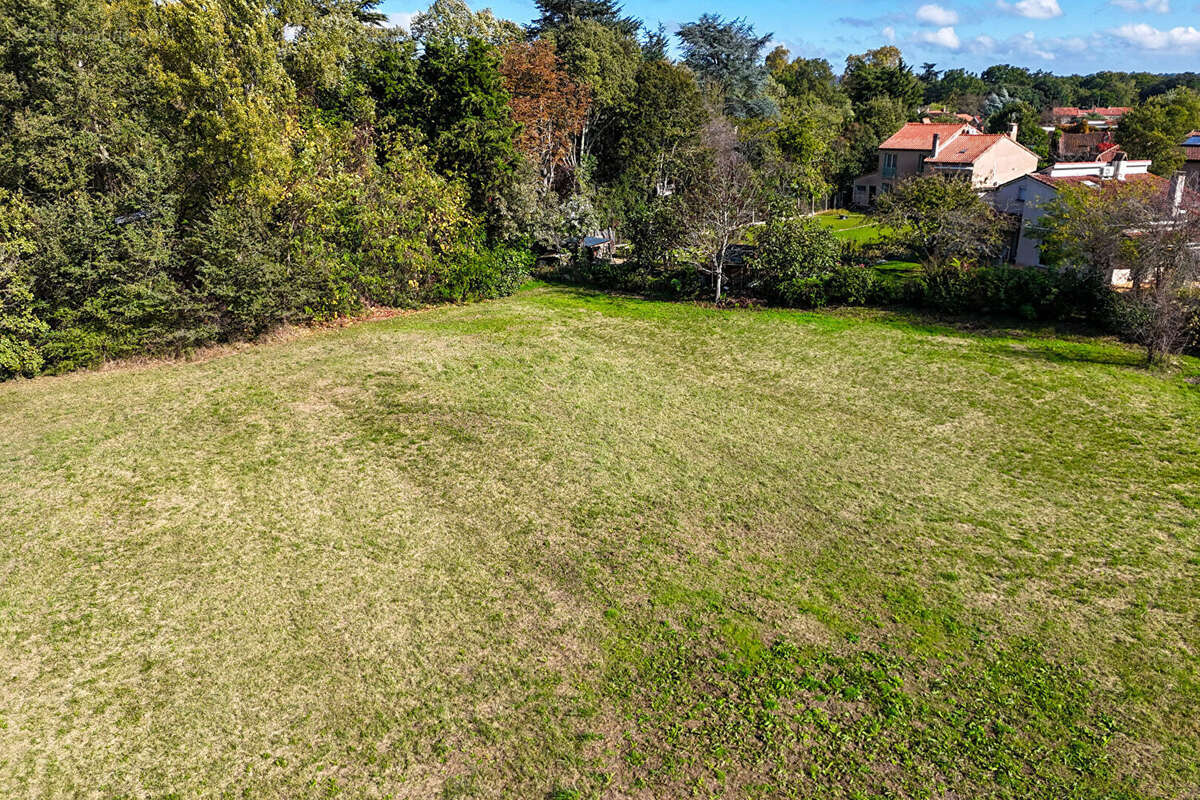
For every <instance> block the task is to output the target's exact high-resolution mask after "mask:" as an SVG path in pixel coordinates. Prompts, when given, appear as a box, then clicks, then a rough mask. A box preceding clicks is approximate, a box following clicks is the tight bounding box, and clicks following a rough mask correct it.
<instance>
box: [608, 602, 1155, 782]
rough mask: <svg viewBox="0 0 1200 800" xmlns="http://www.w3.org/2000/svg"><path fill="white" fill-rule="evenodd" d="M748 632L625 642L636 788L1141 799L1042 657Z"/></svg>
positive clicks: (1078, 678)
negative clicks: (802, 640) (756, 638)
mask: <svg viewBox="0 0 1200 800" xmlns="http://www.w3.org/2000/svg"><path fill="white" fill-rule="evenodd" d="M751 635H752V633H751V632H750V631H749V629H747V628H741V627H737V626H732V627H731V626H729V625H725V626H721V627H716V628H714V627H712V626H706V625H693V624H688V625H685V626H683V627H682V628H680V627H677V626H675V625H671V624H667V623H658V624H653V625H649V626H648V627H646V628H644V629H642V630H641V631H640V632H638V634H637V635H634V636H627V637H625V638H622V639H620V640H617V641H616V642H615V643H614V644H613V646H612V647H613V650H612V655H613V659H612V663H613V664H614V665H615V666H614V667H613V668H612V672H611V673H610V676H609V684H608V685H609V689H610V691H611V692H612V694H613V696H614V698H615V699H616V701H617V702H618V705H619V707H620V708H621V709H622V710H623V711H624V713H625V716H626V719H627V721H628V725H629V731H628V733H627V735H626V736H625V743H624V752H623V761H624V763H625V765H626V767H627V768H628V782H629V784H630V785H632V786H634V787H640V786H649V787H657V788H658V789H659V790H660V791H661V792H662V793H664V794H670V793H672V791H679V790H681V789H682V787H684V786H699V785H703V786H706V787H710V788H711V787H715V786H727V787H728V788H729V790H730V791H731V792H734V793H735V794H736V795H739V796H749V797H755V796H764V797H765V796H787V797H791V796H814V797H847V798H852V797H929V796H948V795H955V794H957V795H958V796H964V797H976V798H978V797H998V798H999V797H1033V796H1039V797H1056V798H1079V799H1080V800H1082V798H1100V797H1105V798H1134V797H1137V796H1138V795H1137V794H1136V793H1135V792H1134V791H1133V790H1131V789H1130V788H1129V787H1128V786H1127V785H1125V784H1124V783H1123V782H1122V780H1121V779H1119V778H1118V777H1117V776H1116V775H1115V773H1114V770H1113V768H1112V764H1111V763H1110V758H1109V752H1108V743H1109V741H1110V739H1111V737H1112V736H1113V735H1114V733H1116V732H1117V725H1116V723H1115V721H1114V720H1113V718H1112V717H1111V716H1109V715H1108V714H1107V713H1106V712H1105V711H1104V710H1103V708H1102V707H1101V703H1100V701H1099V698H1098V693H1097V690H1096V689H1095V688H1094V687H1093V686H1092V685H1091V684H1090V683H1089V682H1088V681H1087V680H1086V679H1085V678H1084V677H1083V676H1082V675H1081V674H1080V673H1079V672H1078V670H1076V669H1075V668H1073V667H1070V666H1064V665H1060V664H1055V663H1053V662H1051V661H1049V660H1047V658H1046V657H1045V656H1044V655H1043V653H1042V652H1041V650H1040V649H1039V647H1038V646H1037V645H1036V644H1033V643H1032V642H1028V641H1020V642H1016V643H1012V644H1007V645H1005V644H999V643H992V642H986V641H981V642H978V643H976V644H974V645H971V646H970V647H969V648H968V650H967V651H966V652H963V653H962V654H961V655H956V656H941V657H933V656H922V655H916V654H914V653H912V652H910V651H908V650H907V649H906V648H904V647H901V646H900V645H899V644H897V643H894V642H893V643H889V642H884V643H881V644H877V645H875V646H873V647H865V646H857V645H851V646H850V648H851V649H848V650H846V651H835V650H833V649H832V648H825V647H798V646H796V645H794V644H792V643H790V642H788V641H785V640H776V641H774V642H773V643H772V644H771V645H770V646H764V645H762V644H761V643H756V644H754V645H752V644H751V643H750V642H749V641H748V638H749V637H750V636H751Z"/></svg>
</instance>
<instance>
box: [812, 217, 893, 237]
mask: <svg viewBox="0 0 1200 800" xmlns="http://www.w3.org/2000/svg"><path fill="white" fill-rule="evenodd" d="M841 217H845V219H841ZM816 218H817V221H818V222H820V223H821V224H822V225H824V226H825V227H827V228H829V229H830V230H831V231H833V232H834V235H836V236H837V237H838V238H839V239H841V240H843V241H849V242H859V243H861V244H870V243H872V242H877V241H879V240H880V239H882V238H883V236H884V234H886V233H887V228H884V227H882V226H880V225H878V224H877V223H875V221H874V220H872V219H871V217H870V216H868V215H866V214H862V213H859V212H857V211H844V210H840V209H839V210H834V211H825V212H822V213H820V214H817V215H816Z"/></svg>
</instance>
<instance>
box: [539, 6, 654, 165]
mask: <svg viewBox="0 0 1200 800" xmlns="http://www.w3.org/2000/svg"><path fill="white" fill-rule="evenodd" d="M546 37H547V38H549V39H552V40H553V42H554V48H555V52H556V53H557V54H558V58H559V60H560V61H561V63H562V65H563V68H564V69H565V70H566V72H567V74H568V75H570V76H571V79H572V80H574V81H576V82H577V83H579V84H581V85H583V86H585V87H587V89H588V90H589V91H590V93H591V105H590V106H589V109H588V116H587V120H586V122H585V124H584V128H583V131H582V133H581V134H580V141H579V158H580V160H581V161H582V160H583V159H585V158H587V156H588V155H590V154H591V152H592V150H593V148H601V149H604V148H606V147H609V148H610V147H611V145H612V141H611V132H612V130H611V129H612V127H613V123H614V122H615V121H616V120H617V119H619V117H620V115H621V114H622V113H623V110H624V108H625V105H626V102H627V100H628V97H629V95H630V94H631V93H632V92H633V90H634V88H635V86H636V84H635V82H634V76H635V75H636V74H637V71H638V68H639V67H640V66H641V64H642V61H643V59H642V55H641V51H640V50H639V49H638V44H637V41H636V40H635V39H634V38H633V36H632V35H630V34H628V33H625V32H624V31H622V30H620V29H619V28H617V27H613V26H610V25H605V24H603V23H601V22H599V21H598V20H596V19H579V18H570V19H569V20H568V21H567V22H565V23H564V24H563V25H561V26H559V27H557V28H554V29H553V30H551V31H550V32H549V33H547V34H546Z"/></svg>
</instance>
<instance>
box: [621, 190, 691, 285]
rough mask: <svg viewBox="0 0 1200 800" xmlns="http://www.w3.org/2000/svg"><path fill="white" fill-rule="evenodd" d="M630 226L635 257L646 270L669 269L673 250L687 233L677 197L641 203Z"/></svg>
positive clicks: (681, 243) (635, 210) (634, 211)
mask: <svg viewBox="0 0 1200 800" xmlns="http://www.w3.org/2000/svg"><path fill="white" fill-rule="evenodd" d="M628 227H629V241H630V244H632V245H633V258H634V260H635V261H637V263H638V265H639V266H640V267H642V268H643V269H645V270H655V269H669V268H670V267H671V255H672V253H673V252H674V251H675V250H677V249H678V248H679V247H681V246H682V245H683V242H684V239H685V237H686V235H687V226H686V225H685V224H684V215H683V209H682V208H681V204H680V202H679V201H677V200H675V199H674V198H667V199H666V200H660V201H657V202H654V203H649V204H642V205H639V206H638V207H637V208H635V209H634V210H633V212H632V213H631V214H630V217H629V223H628Z"/></svg>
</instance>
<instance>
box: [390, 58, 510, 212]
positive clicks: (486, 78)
mask: <svg viewBox="0 0 1200 800" xmlns="http://www.w3.org/2000/svg"><path fill="white" fill-rule="evenodd" d="M416 79H417V92H418V95H417V97H413V98H410V99H409V100H408V101H407V105H408V116H409V120H410V124H411V125H412V127H413V128H414V129H416V130H419V131H421V132H423V134H424V137H425V141H426V142H428V144H429V146H430V149H431V151H432V153H433V156H434V164H435V165H436V167H437V168H438V170H439V171H440V172H442V174H444V175H448V176H451V177H454V178H457V179H460V180H462V181H464V182H465V183H466V185H467V188H468V190H469V193H470V198H471V208H472V209H473V210H474V211H476V212H478V213H485V212H486V211H487V209H488V206H489V204H490V203H491V201H492V199H493V196H494V193H495V191H496V189H497V187H498V186H499V185H500V183H501V182H502V180H503V177H504V176H505V175H506V174H507V173H509V172H511V171H512V169H513V167H514V161H515V159H516V147H515V144H514V142H515V139H516V136H517V126H516V124H515V123H514V122H513V120H512V116H511V114H510V112H509V107H508V100H509V97H508V92H507V91H506V90H505V88H504V77H503V76H502V75H501V74H500V53H499V51H498V50H497V49H496V48H495V47H492V46H491V45H489V44H487V43H486V42H484V41H483V40H482V39H469V40H468V41H467V46H466V48H461V47H459V46H458V45H456V44H455V43H454V42H452V41H449V40H434V41H430V42H427V43H426V44H425V49H424V51H423V52H422V53H421V58H420V61H419V62H418V65H417V75H416Z"/></svg>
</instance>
